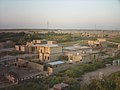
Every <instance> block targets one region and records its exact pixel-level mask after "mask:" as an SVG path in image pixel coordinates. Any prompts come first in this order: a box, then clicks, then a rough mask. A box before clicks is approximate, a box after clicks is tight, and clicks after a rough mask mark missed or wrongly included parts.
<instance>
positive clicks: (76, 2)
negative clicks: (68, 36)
mask: <svg viewBox="0 0 120 90" xmlns="http://www.w3.org/2000/svg"><path fill="white" fill-rule="evenodd" d="M47 22H48V23H49V29H50V28H71V29H73V28H77V29H79V28H84V29H87V28H95V24H96V28H98V29H120V0H0V28H47Z"/></svg>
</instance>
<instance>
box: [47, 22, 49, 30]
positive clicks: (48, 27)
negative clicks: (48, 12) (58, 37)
mask: <svg viewBox="0 0 120 90" xmlns="http://www.w3.org/2000/svg"><path fill="white" fill-rule="evenodd" d="M47 29H49V22H48V21H47Z"/></svg>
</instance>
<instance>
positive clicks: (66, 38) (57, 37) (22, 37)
mask: <svg viewBox="0 0 120 90" xmlns="http://www.w3.org/2000/svg"><path fill="white" fill-rule="evenodd" d="M34 39H41V40H42V39H46V40H54V41H57V42H58V43H62V44H63V45H64V44H67V43H68V45H69V44H71V43H73V44H74V43H76V41H77V42H80V41H82V40H89V39H92V40H93V39H95V38H94V37H87V36H86V37H83V36H82V35H81V34H71V33H54V32H48V33H45V34H43V33H32V34H30V33H24V32H20V33H0V42H3V41H6V40H12V41H14V42H15V43H16V44H18V45H20V44H26V42H27V41H32V40H34ZM64 42H67V43H64Z"/></svg>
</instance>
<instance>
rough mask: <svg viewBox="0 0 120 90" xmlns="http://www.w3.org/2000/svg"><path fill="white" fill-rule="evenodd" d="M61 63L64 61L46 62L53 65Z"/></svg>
mask: <svg viewBox="0 0 120 90" xmlns="http://www.w3.org/2000/svg"><path fill="white" fill-rule="evenodd" d="M63 63H65V62H63V61H55V62H49V63H48V64H49V65H52V66H54V65H59V64H63Z"/></svg>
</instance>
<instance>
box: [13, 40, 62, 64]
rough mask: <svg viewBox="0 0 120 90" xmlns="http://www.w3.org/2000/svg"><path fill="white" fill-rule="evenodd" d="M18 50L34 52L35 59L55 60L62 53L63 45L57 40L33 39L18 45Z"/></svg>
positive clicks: (42, 60)
mask: <svg viewBox="0 0 120 90" xmlns="http://www.w3.org/2000/svg"><path fill="white" fill-rule="evenodd" d="M15 48H16V50H18V51H23V52H28V53H33V54H35V59H36V60H39V61H41V62H49V61H55V60H58V59H59V58H60V56H61V55H62V47H61V46H59V45H58V44H57V43H56V42H55V41H46V40H33V41H32V42H27V43H26V45H19V46H18V45H16V46H15Z"/></svg>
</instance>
